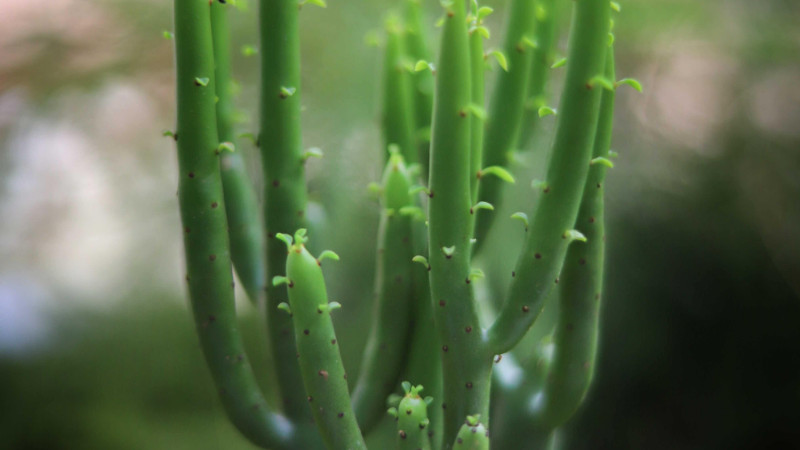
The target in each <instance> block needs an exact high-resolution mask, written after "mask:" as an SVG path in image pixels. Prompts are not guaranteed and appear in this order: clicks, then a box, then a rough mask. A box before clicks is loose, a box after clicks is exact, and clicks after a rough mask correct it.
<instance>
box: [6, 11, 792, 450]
mask: <svg viewBox="0 0 800 450" xmlns="http://www.w3.org/2000/svg"><path fill="white" fill-rule="evenodd" d="M249 3H250V5H249V6H250V10H249V11H242V12H241V13H240V14H236V15H235V16H234V20H235V21H236V23H235V24H234V25H235V26H234V27H233V29H234V30H236V34H235V36H233V38H234V42H235V46H236V48H240V47H241V46H244V45H252V44H254V43H255V42H256V41H257V38H256V34H255V26H256V19H255V17H254V15H253V14H252V13H253V8H254V7H255V2H254V0H250V2H249ZM486 3H487V4H489V5H490V6H493V7H495V9H496V10H498V13H496V14H494V15H492V16H491V18H490V19H491V20H490V23H489V26H490V27H492V29H493V30H494V31H495V32H494V33H493V37H492V41H491V43H490V45H496V44H497V42H499V39H500V36H502V33H499V32H497V31H498V30H499V29H500V27H501V26H502V25H503V23H502V22H503V14H502V10H503V9H504V6H505V4H506V2H501V1H497V0H493V1H487V2H486ZM393 4H394V3H393V2H390V1H388V0H382V1H376V2H366V3H364V2H336V1H331V2H329V7H328V8H327V9H326V10H319V9H315V8H308V10H304V13H303V15H302V21H303V23H302V27H303V29H304V30H305V32H304V34H303V37H302V39H303V65H304V73H303V85H304V97H303V98H304V100H303V101H304V105H305V108H306V109H305V112H304V114H305V115H304V117H303V120H304V142H305V145H307V146H319V147H322V148H323V150H324V151H325V153H326V157H325V159H324V160H322V161H315V162H312V163H310V164H309V172H310V179H309V189H310V193H311V197H312V198H313V199H314V200H315V202H316V205H315V206H314V208H313V209H312V210H310V211H309V217H310V218H311V220H312V222H313V223H312V227H311V228H312V233H313V234H314V236H315V242H316V243H318V244H317V245H319V246H320V247H325V248H332V249H335V250H336V251H337V252H338V253H339V254H340V256H341V257H342V261H341V262H340V263H336V264H331V265H329V269H326V278H327V279H328V280H329V288H330V291H331V297H332V298H333V299H334V300H337V301H340V302H341V303H342V304H343V305H344V309H343V313H342V314H339V315H337V316H336V318H335V319H336V321H337V322H336V324H337V332H338V333H339V335H340V339H339V340H340V342H341V345H342V351H343V358H344V362H345V365H346V367H347V368H348V371H349V372H351V373H355V372H357V369H358V367H357V366H358V364H359V362H360V355H359V353H360V351H361V349H362V346H363V344H364V339H365V335H366V333H367V329H366V327H365V326H364V324H365V323H367V322H368V320H369V317H370V308H369V305H368V301H369V299H370V298H371V290H372V275H373V271H374V249H375V242H374V239H375V238H374V236H375V231H376V227H377V211H378V210H377V204H376V203H375V202H374V201H372V200H370V198H369V194H368V192H367V190H366V185H367V183H368V182H369V181H374V180H375V179H377V178H378V176H379V170H380V167H379V164H380V163H379V161H380V153H379V152H378V151H377V150H378V148H379V139H378V124H379V121H378V93H379V90H378V81H377V80H378V79H379V66H380V53H379V50H378V49H374V48H369V47H367V46H365V45H364V36H365V35H366V34H367V33H368V32H369V31H370V30H374V29H377V28H379V27H380V25H381V23H382V21H381V15H382V14H383V12H384V11H385V10H386V9H387V8H388V7H390V6H391V5H393ZM428 7H429V19H430V20H429V22H430V25H431V29H433V22H434V21H435V19H436V18H437V15H438V14H439V10H438V9H437V8H438V4H437V2H430V4H429V5H428ZM622 8H623V9H622V13H621V14H620V15H618V16H617V18H616V24H615V34H616V46H617V56H618V60H619V70H618V72H619V74H620V75H621V76H633V77H637V78H638V79H640V80H641V81H642V82H643V83H644V85H645V94H644V96H641V95H638V94H635V93H633V92H632V91H627V90H626V91H625V92H621V93H620V95H619V96H618V97H619V106H618V107H617V118H616V119H617V120H616V126H615V138H614V147H615V150H617V151H618V152H619V153H620V155H621V157H620V159H619V160H618V161H617V163H616V165H617V168H616V169H615V170H614V171H612V172H611V173H610V174H609V179H608V183H607V186H608V193H609V198H608V201H607V204H608V208H609V213H608V214H607V217H608V218H609V226H608V236H609V239H608V258H609V262H608V271H607V272H608V280H607V281H608V285H607V288H606V293H605V301H606V303H605V305H604V309H603V328H602V338H601V352H600V361H599V366H598V369H597V376H596V383H595V385H594V387H593V388H592V390H591V392H590V396H589V399H588V403H587V404H586V405H585V406H584V407H583V408H582V409H581V411H580V413H579V416H578V417H577V418H576V419H575V420H574V421H573V422H572V424H571V425H570V426H569V427H567V428H566V429H565V430H564V432H563V433H562V437H563V442H564V443H565V448H569V449H627V448H631V449H648V450H651V449H655V450H657V449H662V448H663V449H697V448H702V449H770V448H775V449H785V448H799V447H800V427H798V425H797V424H799V423H800V412H798V408H797V407H796V405H797V404H798V403H799V402H798V401H799V400H800V326H798V324H800V300H799V299H798V296H799V294H800V227H798V226H797V225H796V224H797V223H800V201H799V200H798V199H800V153H799V152H798V149H800V128H798V126H797V124H798V123H800V83H799V82H798V81H799V80H800V60H798V58H797V55H798V54H799V53H800V28H798V27H797V23H798V21H800V3H798V2H796V1H794V0H764V1H758V2H752V1H745V0H725V1H722V0H711V1H706V2H697V1H695V0H627V1H625V2H622ZM4 18H7V19H8V20H5V21H4V27H3V30H2V31H0V54H3V55H4V57H3V58H0V177H2V183H0V217H2V219H0V281H2V282H3V283H6V284H8V283H11V285H12V286H13V283H14V282H20V281H19V280H20V279H22V278H24V279H25V280H28V281H27V282H31V281H30V280H33V281H32V282H33V283H35V284H36V285H37V286H38V287H39V289H40V291H41V292H43V294H41V295H40V297H43V298H45V300H46V301H45V302H44V303H41V302H39V301H34V300H36V299H35V298H33V296H32V295H29V294H26V293H25V292H27V291H25V290H24V289H23V290H19V289H17V290H14V289H10V290H9V289H0V307H3V308H5V309H2V310H0V311H8V308H9V307H10V306H9V305H11V306H13V307H16V308H18V309H25V308H29V309H31V310H32V311H34V310H35V311H38V312H37V314H40V315H41V316H42V317H43V318H44V319H43V320H45V323H46V324H47V326H48V332H47V333H46V336H47V338H48V339H47V340H46V341H45V343H44V344H42V345H40V346H35V347H30V348H28V347H25V349H24V350H22V351H20V350H17V351H13V352H7V353H0V448H3V449H4V448H8V449H73V448H74V449H78V448H79V449H93V448H104V449H109V448H113V449H128V448H130V449H141V448H148V449H167V448H196V449H218V448H226V449H236V448H251V446H250V445H249V444H247V443H246V442H244V440H243V439H242V438H241V437H240V436H239V435H238V434H237V432H236V431H235V430H234V429H233V428H232V427H231V426H230V425H229V424H228V422H227V420H226V419H225V418H224V416H223V414H222V411H221V407H220V405H219V402H218V401H217V399H216V396H215V393H214V392H213V389H212V387H211V383H210V377H209V375H208V373H207V370H206V369H205V367H204V366H203V362H202V358H201V355H200V352H199V348H198V345H197V342H196V336H195V334H194V330H193V329H192V326H191V320H190V317H189V314H188V312H187V310H186V309H187V308H186V305H185V302H184V301H183V300H182V293H181V291H180V289H181V287H182V284H181V283H180V281H179V280H180V279H181V276H180V270H182V269H181V267H182V266H181V262H180V259H179V254H180V252H179V248H180V240H179V233H178V232H177V230H178V219H177V207H176V206H177V205H176V202H175V199H174V196H173V194H174V189H175V184H176V182H175V173H176V170H175V162H174V160H173V159H174V156H173V153H172V150H173V146H172V143H171V142H168V141H167V140H165V139H161V138H159V136H160V132H161V130H163V129H168V128H170V126H171V123H172V117H173V114H174V105H173V100H172V98H173V88H172V70H173V65H172V62H171V61H172V53H171V48H170V43H169V41H167V40H165V39H164V38H163V37H162V31H163V30H166V29H169V28H171V12H170V7H169V4H168V2H167V3H165V2H159V1H155V0H144V1H139V2H133V1H130V0H113V1H105V0H102V1H101V0H91V1H80V0H52V1H44V0H31V1H29V2H16V3H9V4H8V5H5V4H4ZM565 45H566V42H565V39H562V43H561V48H562V49H564V48H565ZM235 64H236V67H235V70H236V73H237V75H238V78H239V81H240V83H239V84H240V87H241V94H240V104H239V106H240V107H241V109H242V118H243V121H242V123H241V124H240V128H241V130H242V131H252V128H253V126H254V124H255V121H254V120H252V119H249V118H251V117H253V115H254V114H255V109H256V106H255V103H254V100H255V98H256V93H257V85H256V83H257V77H258V73H257V59H256V58H253V57H246V56H245V55H243V54H238V56H237V58H236V61H235ZM488 86H491V82H490V83H489V84H488ZM555 91H556V89H554V92H555ZM549 123H550V124H551V125H552V121H550V122H549ZM550 132H551V130H550V129H549V128H547V127H545V129H543V133H541V136H540V137H539V139H538V141H537V142H538V144H537V149H536V151H534V152H529V153H527V154H525V155H524V157H523V158H522V160H521V162H520V163H519V166H518V167H517V168H516V172H517V174H518V175H519V176H518V183H517V185H516V186H514V187H513V188H512V189H511V190H510V191H509V192H510V193H512V196H513V200H512V201H509V202H508V204H507V205H506V207H505V208H506V209H505V210H503V211H498V212H497V213H498V214H501V215H502V216H501V217H508V215H510V213H511V212H513V211H516V210H520V209H524V208H527V207H529V205H530V204H531V203H532V202H535V198H534V196H533V194H532V193H531V191H530V190H529V189H528V187H527V186H529V181H530V180H531V179H533V178H537V177H538V178H541V177H542V172H543V170H542V167H543V165H544V162H545V160H546V158H547V155H546V154H545V152H543V151H541V150H540V149H542V148H547V147H548V145H549V142H550ZM240 147H241V148H243V149H244V151H245V152H248V155H250V156H252V154H253V153H254V152H253V149H252V147H251V146H247V145H241V146H240ZM258 166H259V165H258V164H257V163H256V162H255V161H254V162H253V164H252V173H253V175H254V178H255V179H256V182H258V177H259V175H258V171H259V169H258ZM497 222H498V229H497V230H495V232H494V233H493V234H492V235H491V236H490V237H489V242H487V245H486V248H487V250H490V252H488V253H487V254H485V255H482V256H481V258H480V259H479V260H478V261H477V264H478V265H479V266H482V268H483V269H484V271H485V272H486V274H487V279H486V280H485V282H483V283H478V286H477V287H478V289H479V290H480V295H481V297H482V298H483V299H484V301H487V302H488V301H492V300H496V299H499V298H502V294H503V291H504V289H505V280H506V279H507V275H508V273H509V272H510V270H511V266H512V265H513V263H514V259H515V255H516V248H518V246H519V242H520V240H521V239H522V232H521V230H520V228H519V224H518V223H515V222H514V221H511V220H507V221H503V220H498V221H497ZM19 274H23V275H24V276H20V275H19ZM9 280H10V281H9ZM40 291H36V292H40ZM554 306H555V305H550V306H548V308H547V311H546V314H548V315H550V316H552V314H553V312H554V309H555V308H554ZM241 307H242V308H241V309H242V320H243V324H242V327H243V329H244V330H245V332H246V335H247V337H248V342H249V348H250V349H251V351H252V352H253V355H252V357H251V360H252V361H254V364H255V365H256V367H255V369H256V370H257V373H259V374H260V376H261V379H262V380H263V381H264V384H265V386H266V385H269V383H268V380H269V373H270V367H269V365H268V364H267V363H266V361H268V355H266V354H265V350H264V348H265V346H264V345H262V343H263V340H264V339H265V338H264V336H265V334H264V332H263V319H262V317H263V311H255V310H254V309H253V308H251V307H250V306H249V305H247V304H245V303H242V304H241ZM13 317H16V316H13V315H8V316H5V318H4V317H3V316H1V315H0V327H3V328H4V329H6V330H14V326H15V325H16V326H20V325H18V324H15V323H11V322H12V320H13V319H10V318H13ZM551 323H552V322H551V319H548V316H547V315H546V316H545V317H544V318H543V320H542V321H541V323H540V324H537V326H536V327H535V330H534V331H533V333H532V337H531V338H530V339H531V340H534V339H536V338H537V336H541V335H542V334H545V333H546V332H548V325H549V324H551ZM23 325H24V324H23ZM7 335H8V333H5V334H2V333H0V336H7ZM21 335H22V334H20V336H21ZM20 339H21V338H20ZM5 348H7V347H6V346H4V345H3V346H0V349H5ZM519 353H520V355H519V356H521V357H522V358H524V357H525V353H526V352H525V351H524V349H523V351H521V352H519ZM351 378H352V379H355V378H356V377H351ZM500 428H502V427H500ZM386 432H387V433H391V430H390V429H387V431H386ZM510 432H513V433H515V434H518V435H519V448H528V444H529V442H530V441H528V440H527V438H526V434H525V433H526V432H525V430H511V431H510ZM377 439H380V437H378V438H377ZM382 445H383V444H381V443H380V442H377V443H374V446H373V448H385V447H382Z"/></svg>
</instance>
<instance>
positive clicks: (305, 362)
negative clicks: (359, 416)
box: [281, 232, 367, 450]
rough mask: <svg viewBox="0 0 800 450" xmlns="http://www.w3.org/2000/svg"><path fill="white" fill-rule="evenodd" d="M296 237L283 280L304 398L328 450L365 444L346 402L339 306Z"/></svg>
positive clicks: (315, 261)
mask: <svg viewBox="0 0 800 450" xmlns="http://www.w3.org/2000/svg"><path fill="white" fill-rule="evenodd" d="M300 236H301V235H300V232H298V233H297V234H295V244H294V245H291V246H290V247H289V254H288V257H287V261H286V270H287V272H286V277H287V278H288V283H285V284H286V285H287V286H288V287H289V304H290V306H291V313H290V314H289V315H290V316H291V317H292V320H293V321H294V324H295V339H296V340H297V359H298V361H299V363H300V372H301V373H302V376H303V384H304V385H305V392H306V394H307V395H308V397H307V402H308V404H309V405H310V407H311V411H312V415H313V416H314V422H315V423H316V424H317V428H318V430H319V433H320V434H321V435H322V439H323V441H325V445H326V446H327V447H328V448H329V449H331V450H342V449H347V450H359V449H366V448H367V446H366V444H364V438H363V437H362V436H361V430H359V429H358V424H357V423H356V418H355V414H354V413H353V408H352V407H351V406H350V395H349V393H348V390H347V374H346V373H345V371H344V366H343V365H342V357H341V355H340V353H339V344H338V342H337V340H336V333H335V332H334V329H333V321H332V320H331V312H332V311H333V310H335V309H336V308H337V307H338V306H339V305H338V304H334V303H328V294H327V292H326V289H325V279H324V278H323V276H322V269H321V267H320V264H321V263H320V260H318V259H316V258H314V257H313V256H311V254H310V253H309V252H308V250H306V248H305V246H304V245H303V242H302V240H301V239H299V237H300ZM281 314H283V312H282V313H281Z"/></svg>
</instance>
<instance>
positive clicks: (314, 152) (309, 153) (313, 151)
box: [303, 147, 325, 161]
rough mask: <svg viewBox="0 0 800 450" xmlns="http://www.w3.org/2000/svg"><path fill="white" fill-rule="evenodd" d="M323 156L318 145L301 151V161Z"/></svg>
mask: <svg viewBox="0 0 800 450" xmlns="http://www.w3.org/2000/svg"><path fill="white" fill-rule="evenodd" d="M323 156H325V154H324V153H322V149H320V148H319V147H311V148H309V149H308V150H306V151H305V152H303V161H307V160H308V159H309V158H322V157H323Z"/></svg>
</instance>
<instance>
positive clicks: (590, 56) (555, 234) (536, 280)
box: [489, 0, 611, 354]
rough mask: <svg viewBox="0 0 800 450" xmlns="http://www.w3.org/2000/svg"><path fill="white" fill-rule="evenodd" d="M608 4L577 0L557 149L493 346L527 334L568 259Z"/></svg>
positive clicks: (504, 347) (596, 100) (492, 332)
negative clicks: (566, 258) (565, 259)
mask: <svg viewBox="0 0 800 450" xmlns="http://www.w3.org/2000/svg"><path fill="white" fill-rule="evenodd" d="M610 10H611V6H610V4H609V2H608V0H578V1H576V2H575V12H574V16H573V25H572V31H571V37H570V49H569V56H568V58H569V61H570V63H569V64H568V66H567V77H566V80H565V83H564V90H563V93H562V95H561V99H562V100H561V108H560V114H559V122H558V126H557V130H556V136H555V141H554V143H553V154H552V156H551V159H550V164H549V166H548V169H547V178H546V182H545V184H544V185H543V186H542V194H541V195H540V197H539V205H538V208H537V209H536V212H535V214H534V216H533V221H532V223H531V226H530V228H529V232H528V239H527V241H526V243H525V248H524V250H523V252H522V254H521V255H520V258H519V260H518V261H517V265H516V269H515V271H514V272H515V277H514V278H513V280H512V283H511V288H510V291H509V295H508V298H507V301H506V303H505V305H504V307H503V309H502V311H501V312H500V315H499V316H498V318H497V319H496V320H495V323H494V324H492V327H491V328H490V329H489V339H490V342H491V348H492V351H493V352H494V353H498V354H499V353H504V352H506V351H508V350H510V349H511V348H512V347H513V346H514V345H515V344H516V343H517V342H519V341H520V339H522V337H523V336H524V335H525V333H526V332H527V331H528V329H529V328H530V327H531V325H532V324H533V322H534V321H535V320H536V318H537V317H538V316H539V313H541V310H542V305H543V304H544V299H545V298H547V296H548V294H549V293H550V291H551V290H552V289H553V286H555V284H556V280H557V278H558V274H559V272H560V271H561V266H562V265H563V263H564V257H565V256H566V251H567V246H568V245H569V243H570V240H571V237H570V236H571V234H570V233H568V231H569V230H571V229H572V227H573V226H574V224H575V219H576V217H577V215H578V207H579V206H580V200H581V196H582V194H583V186H584V183H585V181H586V175H587V172H588V170H589V161H590V159H591V154H592V144H593V142H594V135H595V130H596V128H597V117H598V108H599V105H600V94H601V91H602V87H601V85H600V84H598V83H597V82H595V81H594V80H595V78H596V77H597V76H599V75H602V73H603V67H604V63H605V55H606V49H607V47H608V46H607V43H608V31H609V20H610V17H609V16H610Z"/></svg>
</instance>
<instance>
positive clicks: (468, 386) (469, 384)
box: [465, 381, 472, 389]
mask: <svg viewBox="0 0 800 450" xmlns="http://www.w3.org/2000/svg"><path fill="white" fill-rule="evenodd" d="M465 386H467V389H472V381H467V384H466V385H465Z"/></svg>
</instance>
